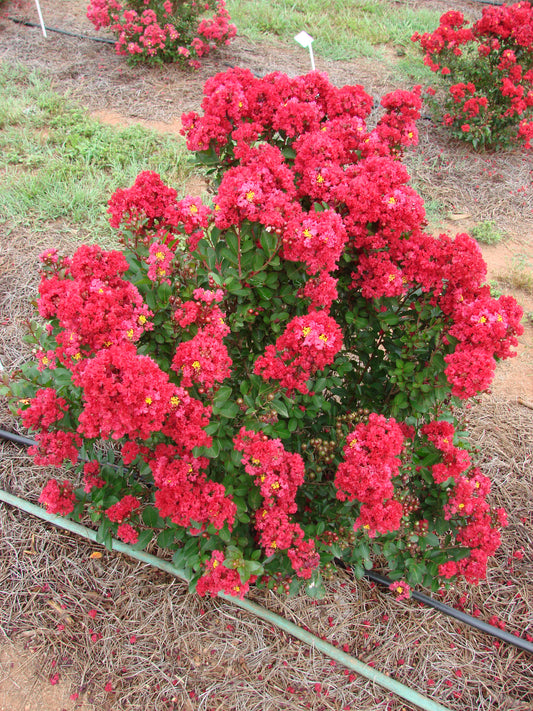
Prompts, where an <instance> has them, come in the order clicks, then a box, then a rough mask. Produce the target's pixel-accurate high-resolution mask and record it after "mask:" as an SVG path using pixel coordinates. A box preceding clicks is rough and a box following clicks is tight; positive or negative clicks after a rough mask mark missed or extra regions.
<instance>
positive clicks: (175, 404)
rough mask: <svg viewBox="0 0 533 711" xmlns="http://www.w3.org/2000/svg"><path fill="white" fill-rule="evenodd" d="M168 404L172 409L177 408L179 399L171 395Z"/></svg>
mask: <svg viewBox="0 0 533 711" xmlns="http://www.w3.org/2000/svg"><path fill="white" fill-rule="evenodd" d="M170 404H171V405H172V407H177V406H178V405H179V404H180V399H179V397H178V396H177V395H173V396H172V397H171V398H170Z"/></svg>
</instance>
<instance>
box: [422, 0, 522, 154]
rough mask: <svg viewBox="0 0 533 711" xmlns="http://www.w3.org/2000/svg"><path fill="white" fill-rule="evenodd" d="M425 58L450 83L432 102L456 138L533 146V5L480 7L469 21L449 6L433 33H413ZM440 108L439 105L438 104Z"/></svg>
mask: <svg viewBox="0 0 533 711" xmlns="http://www.w3.org/2000/svg"><path fill="white" fill-rule="evenodd" d="M412 39H413V41H414V42H420V46H421V47H422V49H423V50H424V52H425V56H424V63H425V64H427V65H428V66H429V68H430V69H431V70H432V71H434V72H437V73H438V74H439V75H440V77H441V78H442V79H443V81H444V82H445V83H446V85H447V87H448V93H447V95H446V97H445V98H444V102H443V106H441V105H440V103H436V102H432V103H433V104H434V106H435V108H436V110H437V113H440V114H442V116H441V118H442V122H443V124H444V125H445V126H448V127H449V128H450V130H451V132H452V135H453V136H454V137H455V138H459V139H462V140H465V141H469V142H470V143H472V145H473V146H474V148H478V147H479V148H490V147H508V146H512V145H515V144H523V145H525V147H526V148H530V147H531V139H532V138H533V6H532V5H531V3H529V2H518V3H515V4H514V5H500V6H493V7H485V8H483V12H482V17H481V19H480V20H478V21H477V22H475V23H474V24H473V25H472V26H471V27H469V26H468V23H467V22H465V19H464V17H463V15H462V13H460V12H457V11H455V10H452V11H450V12H447V13H445V14H444V15H442V17H441V18H440V25H439V27H438V28H437V29H436V30H435V31H434V32H432V33H425V34H423V35H420V34H418V33H415V34H414V35H413V38H412ZM442 108H443V110H442Z"/></svg>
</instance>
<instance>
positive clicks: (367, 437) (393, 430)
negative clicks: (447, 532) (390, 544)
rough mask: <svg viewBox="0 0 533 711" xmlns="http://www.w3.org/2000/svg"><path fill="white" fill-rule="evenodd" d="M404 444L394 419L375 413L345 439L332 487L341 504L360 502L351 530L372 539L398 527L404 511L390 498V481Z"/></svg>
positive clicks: (392, 493) (392, 491)
mask: <svg viewBox="0 0 533 711" xmlns="http://www.w3.org/2000/svg"><path fill="white" fill-rule="evenodd" d="M403 440H404V435H403V432H402V429H401V427H400V426H399V425H398V423H397V422H396V421H395V420H394V419H393V418H390V419H387V418H386V417H384V416H383V415H377V414H375V413H370V415H369V418H368V423H366V424H365V423H362V422H361V423H359V424H358V425H356V427H355V429H354V430H353V432H351V433H350V434H349V435H348V437H347V438H346V445H345V447H344V449H343V452H344V461H343V462H341V464H339V467H338V469H337V473H336V475H335V486H336V488H337V498H338V499H339V500H340V501H346V500H348V501H359V502H361V510H360V513H359V517H358V518H357V520H356V521H355V524H354V530H357V529H358V528H360V527H363V528H364V529H365V530H366V531H367V532H368V535H369V536H371V537H373V536H375V535H376V533H381V534H383V533H388V532H389V531H395V530H397V529H398V528H399V527H400V520H401V517H402V514H403V509H402V505H401V504H400V503H399V502H398V501H395V500H394V498H393V496H394V487H393V484H392V481H391V479H392V478H393V477H395V476H396V475H397V474H398V469H399V466H400V459H399V455H400V454H401V452H402V450H403Z"/></svg>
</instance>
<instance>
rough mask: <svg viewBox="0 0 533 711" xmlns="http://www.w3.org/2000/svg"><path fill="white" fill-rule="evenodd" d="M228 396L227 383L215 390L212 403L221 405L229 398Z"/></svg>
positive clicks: (229, 392)
mask: <svg viewBox="0 0 533 711" xmlns="http://www.w3.org/2000/svg"><path fill="white" fill-rule="evenodd" d="M230 397H231V388H230V387H229V385H222V387H220V388H219V389H218V390H217V392H216V394H215V397H214V398H213V403H214V404H216V405H217V406H219V405H222V404H223V403H225V402H226V401H227V400H229V398H230Z"/></svg>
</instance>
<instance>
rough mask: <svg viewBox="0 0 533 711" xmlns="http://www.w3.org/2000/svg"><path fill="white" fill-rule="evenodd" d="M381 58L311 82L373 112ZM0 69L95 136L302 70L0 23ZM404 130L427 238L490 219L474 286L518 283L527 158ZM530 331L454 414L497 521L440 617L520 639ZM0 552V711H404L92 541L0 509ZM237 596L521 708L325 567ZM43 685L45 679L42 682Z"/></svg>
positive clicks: (27, 475) (16, 475)
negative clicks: (459, 616)
mask: <svg viewBox="0 0 533 711" xmlns="http://www.w3.org/2000/svg"><path fill="white" fill-rule="evenodd" d="M403 4H410V5H413V6H415V5H416V6H421V5H428V6H429V5H430V6H432V7H435V8H438V9H439V10H441V11H442V12H444V11H446V10H449V9H452V8H453V9H462V10H463V11H465V14H467V16H476V15H478V14H479V13H480V11H481V5H480V3H477V2H454V3H452V2H447V1H445V0H426V1H416V0H413V1H412V2H405V3H403ZM42 10H43V14H44V19H45V22H46V25H47V26H48V27H49V28H56V29H61V30H65V31H67V32H71V33H74V34H81V35H84V36H93V37H106V36H107V37H108V38H109V37H110V35H106V34H105V33H104V32H100V33H98V34H96V33H95V32H94V29H93V27H92V25H91V24H90V23H89V21H88V20H87V19H86V17H85V11H86V0H69V2H65V1H64V0H46V2H43V3H42ZM7 15H9V16H10V17H16V18H18V19H22V20H26V21H28V22H32V23H38V17H37V12H36V8H35V4H34V3H33V2H30V1H29V0H28V2H19V3H14V2H13V3H10V4H8V5H7ZM387 58H388V61H387V63H385V64H383V63H378V62H376V61H375V60H368V59H362V60H357V61H350V62H331V61H325V60H323V59H321V58H317V68H318V69H320V70H323V71H327V72H328V74H329V76H330V79H331V80H332V81H333V82H335V83H336V84H348V83H349V84H353V83H359V84H363V85H364V87H365V88H366V90H367V91H368V92H369V93H371V94H372V95H373V96H375V97H376V98H379V97H380V96H382V95H383V94H384V93H386V92H387V91H390V90H393V89H394V88H397V87H399V86H402V87H405V88H407V87H409V86H410V84H409V81H408V79H399V78H398V75H397V72H396V71H395V63H396V62H397V59H398V55H397V52H396V50H395V48H393V47H391V48H389V50H388V52H387ZM0 59H1V61H3V62H10V63H11V62H20V63H23V64H25V65H26V66H30V67H33V68H36V69H39V70H41V71H43V72H45V73H46V74H47V75H49V76H50V77H51V78H52V80H53V84H54V88H55V89H56V90H57V91H59V92H61V93H65V94H67V95H69V96H70V97H71V98H72V99H74V100H76V101H78V102H79V103H80V104H82V105H83V106H84V107H85V108H86V109H87V111H88V112H90V113H91V114H92V115H93V116H94V117H95V118H97V119H99V120H101V121H103V122H106V123H109V124H112V125H117V126H123V125H129V124H130V123H140V124H141V125H144V126H147V127H149V128H152V129H155V130H160V131H165V132H169V133H175V134H176V135H177V134H178V133H179V128H180V116H181V114H182V113H183V112H184V111H189V110H198V109H199V107H200V103H201V98H202V87H203V84H204V82H205V80H206V79H207V78H208V77H209V76H212V75H214V74H215V73H217V72H220V71H224V70H225V69H227V68H228V67H230V66H246V67H249V68H250V69H251V70H252V71H254V72H255V73H256V74H258V75H260V76H261V75H263V74H266V73H268V72H270V71H274V70H279V69H282V70H283V71H286V72H287V73H289V74H293V75H294V74H300V73H305V72H306V71H308V69H309V60H308V57H307V55H306V53H305V51H302V50H301V49H299V48H297V47H295V46H290V45H286V44H283V43H281V42H279V43H275V42H264V43H261V44H258V43H251V42H250V41H249V40H247V39H246V38H245V37H243V36H240V37H238V38H237V40H236V42H235V43H234V44H232V45H231V46H230V47H228V48H225V49H224V50H223V51H221V52H220V53H218V54H217V55H214V56H213V57H212V58H209V59H208V61H207V62H206V63H205V64H204V65H203V67H202V69H201V70H199V71H198V72H194V73H193V72H184V71H183V70H180V69H179V68H177V67H175V66H165V67H161V68H148V67H136V68H130V67H128V66H127V65H126V64H125V62H124V60H123V59H122V58H120V57H117V56H116V55H115V54H114V48H113V46H112V45H110V44H104V43H101V42H95V41H93V40H91V39H83V38H80V37H72V36H70V35H66V34H61V33H57V32H53V31H51V30H49V31H48V38H47V39H45V38H44V37H43V36H42V33H41V30H40V28H39V27H30V26H26V25H23V24H20V23H15V22H13V21H12V20H10V19H8V17H7V16H6V17H3V18H2V19H1V20H0ZM420 134H421V135H420V146H419V147H418V148H417V149H416V150H414V151H412V152H411V153H410V154H409V155H407V156H406V162H407V164H408V166H409V169H410V171H411V174H412V176H413V183H414V185H415V187H416V188H417V189H418V190H419V191H420V192H421V194H422V195H423V197H424V198H425V200H426V203H428V201H430V200H431V201H436V202H437V203H438V207H439V210H438V214H439V218H438V219H439V221H440V222H438V223H436V224H432V225H431V228H432V229H435V230H436V231H447V232H450V233H455V232H465V231H469V230H470V229H471V228H472V227H473V226H475V225H476V224H479V223H480V222H483V221H485V220H493V221H494V222H495V224H496V227H497V228H498V229H500V230H502V231H503V232H504V233H505V235H506V239H505V241H503V242H502V243H501V244H500V245H497V246H494V247H483V254H484V257H485V259H486V261H487V264H488V278H489V279H497V280H499V281H501V280H504V279H508V280H510V281H511V282H512V278H511V277H512V274H513V273H514V271H516V270H517V269H518V270H524V269H525V270H530V271H531V270H532V269H533V192H532V184H531V176H532V174H533V173H532V171H533V161H532V158H531V156H530V155H524V154H523V153H522V152H520V151H517V152H511V153H505V154H503V153H500V154H488V155H487V154H483V155H473V154H472V153H471V152H470V151H469V149H468V148H467V147H465V146H462V145H457V144H455V143H451V142H450V141H449V140H448V137H447V136H446V135H445V134H444V133H443V131H442V130H441V129H439V127H437V126H435V125H433V123H432V122H431V121H429V120H427V119H426V120H424V121H422V122H421V126H420ZM147 169H149V157H147ZM192 189H193V188H192V187H191V191H192ZM42 239H43V237H42V235H41V236H40V237H39V240H42ZM46 239H47V240H48V243H47V245H45V246H49V245H50V244H53V243H54V231H53V226H51V229H50V230H49V232H48V233H47V235H46ZM39 240H38V239H36V238H35V235H32V234H31V233H28V234H25V233H19V234H17V235H15V236H13V235H11V234H10V233H9V232H8V231H3V232H2V231H1V229H0V244H1V245H2V254H0V279H4V280H7V282H8V284H9V286H8V289H9V290H10V292H11V293H12V297H13V304H14V306H13V307H12V311H10V316H13V314H14V315H15V317H16V320H20V321H21V320H22V318H23V316H24V314H25V306H23V305H21V306H18V305H17V304H18V303H19V302H20V301H21V299H22V298H23V297H22V296H21V295H23V296H24V297H25V295H26V293H27V288H28V284H27V282H28V274H29V273H31V272H32V271H35V264H36V254H37V253H38V251H40V248H41V247H40V245H39ZM14 251H17V259H13V260H12V259H11V256H10V255H12V254H13V252H14ZM502 290H503V291H505V292H506V293H513V294H514V295H515V297H516V298H517V299H518V300H519V302H520V303H521V304H522V305H523V307H524V311H525V312H526V313H527V312H530V313H532V314H533V296H532V295H531V293H527V292H525V291H523V290H519V289H516V288H513V287H512V286H509V287H508V286H506V287H505V288H502ZM532 321H533V316H532V317H531V318H530V319H528V320H527V321H526V330H525V334H524V336H523V337H522V338H521V341H520V347H519V355H518V356H517V357H516V358H514V359H512V360H510V361H507V362H505V363H502V364H500V365H499V368H498V372H497V375H496V379H495V381H494V384H493V394H492V395H486V396H484V397H483V398H482V399H481V402H480V403H479V404H478V405H475V406H474V408H473V410H472V412H471V415H470V429H471V431H472V434H473V439H474V441H475V442H476V443H477V445H478V447H479V448H480V450H481V454H480V456H481V460H482V465H483V469H484V471H485V472H486V473H487V474H488V475H489V476H491V478H492V479H493V481H494V497H495V499H496V500H497V501H498V502H499V503H500V504H501V505H504V506H505V507H506V508H507V509H508V511H509V514H510V527H509V529H508V530H507V533H506V535H505V536H504V542H503V545H502V548H501V549H500V551H499V552H498V555H497V556H496V558H495V559H494V562H493V563H492V565H491V568H490V570H489V576H488V580H487V581H486V583H483V584H482V585H481V586H480V587H479V588H478V589H474V590H468V589H467V588H466V587H461V586H459V587H458V588H457V590H454V591H452V592H451V593H449V594H448V597H447V601H448V602H449V603H450V604H462V605H464V606H465V608H466V610H467V611H469V612H475V611H476V610H477V611H479V615H480V616H481V617H482V619H485V620H488V619H490V617H491V616H492V615H496V616H497V617H498V618H499V619H500V620H503V621H504V623H505V624H506V626H507V628H508V629H509V630H510V631H512V632H515V633H517V634H520V633H523V632H524V631H525V630H529V632H530V634H533V632H532V629H533V583H532V580H533V519H532V516H531V511H532V498H531V497H532V494H531V492H532V491H533V479H532V477H533V466H532V464H533V462H532V456H533V455H532V450H533V410H532V409H530V405H531V404H533V325H532ZM0 322H2V324H3V327H4V326H5V328H6V329H7V333H8V338H9V333H11V334H12V335H13V337H15V334H17V333H18V330H17V329H13V331H10V330H9V329H10V326H9V325H6V324H4V319H3V318H1V319H0ZM6 323H7V322H6ZM17 348H18V346H17V343H15V342H14V343H13V344H12V346H10V347H9V349H8V355H7V357H6V356H5V354H4V353H3V354H2V356H1V357H2V360H3V361H4V363H6V364H7V363H8V362H9V363H12V362H16V359H17ZM0 415H1V425H0V426H1V427H2V428H5V429H14V428H16V427H17V423H15V422H14V420H13V419H12V418H11V416H10V414H9V413H8V411H7V408H6V407H5V405H2V403H0ZM0 449H1V450H2V452H3V458H2V461H1V463H0V467H1V476H2V487H3V488H5V489H7V490H10V491H13V492H14V493H16V494H17V495H19V496H23V497H24V498H28V499H30V500H35V499H36V497H37V496H38V493H39V491H40V488H41V487H42V485H43V483H44V482H45V481H46V479H47V478H48V476H49V474H50V472H47V471H43V470H42V468H39V467H35V466H34V465H33V464H32V462H31V460H30V459H29V458H28V457H27V455H26V454H25V453H24V452H21V451H20V450H19V449H18V448H16V447H15V446H13V445H8V444H5V443H1V442H0ZM0 550H1V551H2V557H1V558H0V603H1V607H0V711H38V709H39V710H42V711H62V710H63V709H65V710H66V711H67V710H68V711H70V710H71V709H76V710H77V711H118V710H119V709H132V710H135V711H145V710H146V711H160V710H161V711H163V710H164V709H175V710H177V709H217V710H220V711H233V710H234V709H235V710H237V709H238V710H240V709H246V710H247V711H253V710H255V709H257V710H259V709H264V710H266V711H277V710H278V709H305V708H311V709H316V710H317V711H319V710H322V709H332V710H333V709H335V710H340V709H343V708H351V709H353V711H355V710H356V709H357V710H358V711H379V710H381V709H383V710H385V709H390V710H392V711H400V709H412V708H414V707H413V706H412V705H410V704H408V703H406V702H401V701H400V700H399V699H398V698H393V697H391V695H389V694H388V693H385V692H383V691H382V690H380V689H379V687H376V686H374V685H372V684H371V683H370V682H367V681H365V680H364V679H362V678H359V677H356V676H353V678H352V676H349V675H347V674H346V673H345V672H344V670H343V669H342V668H340V667H335V666H334V665H331V663H330V661H329V660H328V659H326V658H325V657H323V656H322V655H320V654H318V653H317V652H315V651H314V650H309V649H307V648H304V646H303V645H300V644H299V643H297V642H295V640H292V639H291V638H289V637H288V636H286V635H284V634H283V633H281V632H279V631H275V630H274V628H271V627H270V626H269V625H267V624H264V623H261V622H258V621H257V620H254V619H252V618H250V617H248V616H247V615H245V614H244V613H241V612H240V611H238V610H235V608H233V607H232V606H231V605H230V604H228V603H224V602H221V601H218V600H213V601H211V600H208V601H202V600H200V599H199V598H197V597H191V596H189V595H188V593H187V590H186V586H185V585H183V584H182V583H180V582H178V581H175V580H172V579H170V578H169V577H168V576H166V575H163V574H159V573H157V572H155V573H154V571H153V570H150V569H148V568H147V566H143V565H137V564H133V563H132V562H131V561H129V560H127V559H126V558H124V557H122V556H117V555H113V554H109V553H107V552H104V553H103V557H101V558H98V557H95V556H96V555H97V554H98V553H99V551H98V550H95V548H94V547H92V546H90V545H89V544H86V543H85V542H83V541H79V540H78V539H77V538H74V537H72V536H70V535H68V534H65V533H61V532H57V531H54V530H52V529H51V528H50V527H49V526H47V525H46V524H44V523H42V522H40V521H36V520H33V519H30V518H29V517H27V516H25V515H23V514H21V513H20V512H19V511H16V510H12V509H9V508H8V507H5V506H0ZM517 553H518V555H516V554H517ZM515 556H516V557H515ZM463 596H464V597H465V599H464V600H462V601H461V598H462V597H463ZM253 597H254V599H256V600H257V601H258V602H260V603H261V604H264V605H265V606H267V607H269V608H270V609H272V610H274V611H277V612H279V613H280V614H283V615H285V616H287V617H289V618H290V619H293V620H294V621H296V622H298V623H299V624H302V625H305V626H307V627H309V628H310V629H311V630H312V631H313V632H315V633H317V634H319V635H321V636H324V637H326V638H328V639H330V640H331V641H334V642H335V643H337V644H338V645H339V646H341V647H342V646H343V645H347V647H348V648H349V649H350V651H351V653H352V654H354V655H355V656H357V657H359V658H360V659H361V660H362V661H366V662H367V663H368V662H370V663H373V664H375V665H376V668H378V669H380V670H382V671H386V672H387V673H388V674H390V675H391V676H394V677H395V678H397V679H398V680H400V681H402V682H403V683H405V684H407V685H409V686H411V687H413V688H416V689H417V690H419V691H420V692H422V693H425V694H427V695H429V696H431V697H432V698H434V699H436V700H438V701H439V702H440V703H442V704H445V705H446V706H448V708H450V709H455V710H456V711H465V710H466V711H477V710H478V709H479V710H486V711H490V710H492V709H494V710H495V709H498V711H500V710H501V711H525V709H531V708H532V707H533V697H532V696H531V685H532V681H533V678H532V675H531V660H530V659H528V658H527V655H526V654H525V653H523V652H519V651H518V650H516V649H515V648H513V647H511V646H508V645H503V644H499V643H495V642H494V640H492V639H491V638H490V637H487V636H486V635H483V634H481V633H478V632H475V631H472V630H470V629H468V628H465V627H461V626H459V625H458V624H457V623H454V622H452V621H451V620H449V619H448V618H443V617H440V616H438V615H437V614H436V613H434V612H432V611H429V610H424V609H421V608H418V607H417V606H415V605H413V604H412V603H405V602H396V601H394V600H391V599H390V598H389V597H387V596H386V595H382V594H381V593H379V591H378V590H377V589H375V587H374V586H372V585H370V584H369V583H368V582H358V583H357V584H355V583H354V582H353V581H351V580H350V579H349V578H348V577H347V576H346V575H343V574H342V573H340V572H337V573H335V577H334V580H333V581H332V582H331V584H330V585H329V587H328V596H327V597H326V599H325V600H324V601H321V602H320V603H317V604H312V603H310V602H309V601H308V600H305V599H300V598H297V599H296V600H286V599H285V598H283V597H279V596H276V595H274V594H273V593H254V595H253ZM92 610H95V612H96V615H95V617H94V618H93V617H92V616H91V615H92V614H93V613H92V612H91V611H92ZM476 614H478V613H477V612H476ZM56 674H59V679H58V683H55V684H52V683H51V681H54V680H55V675H56ZM106 684H110V686H107V687H106ZM72 694H74V695H75V696H76V695H77V697H76V698H71V695H72Z"/></svg>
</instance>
